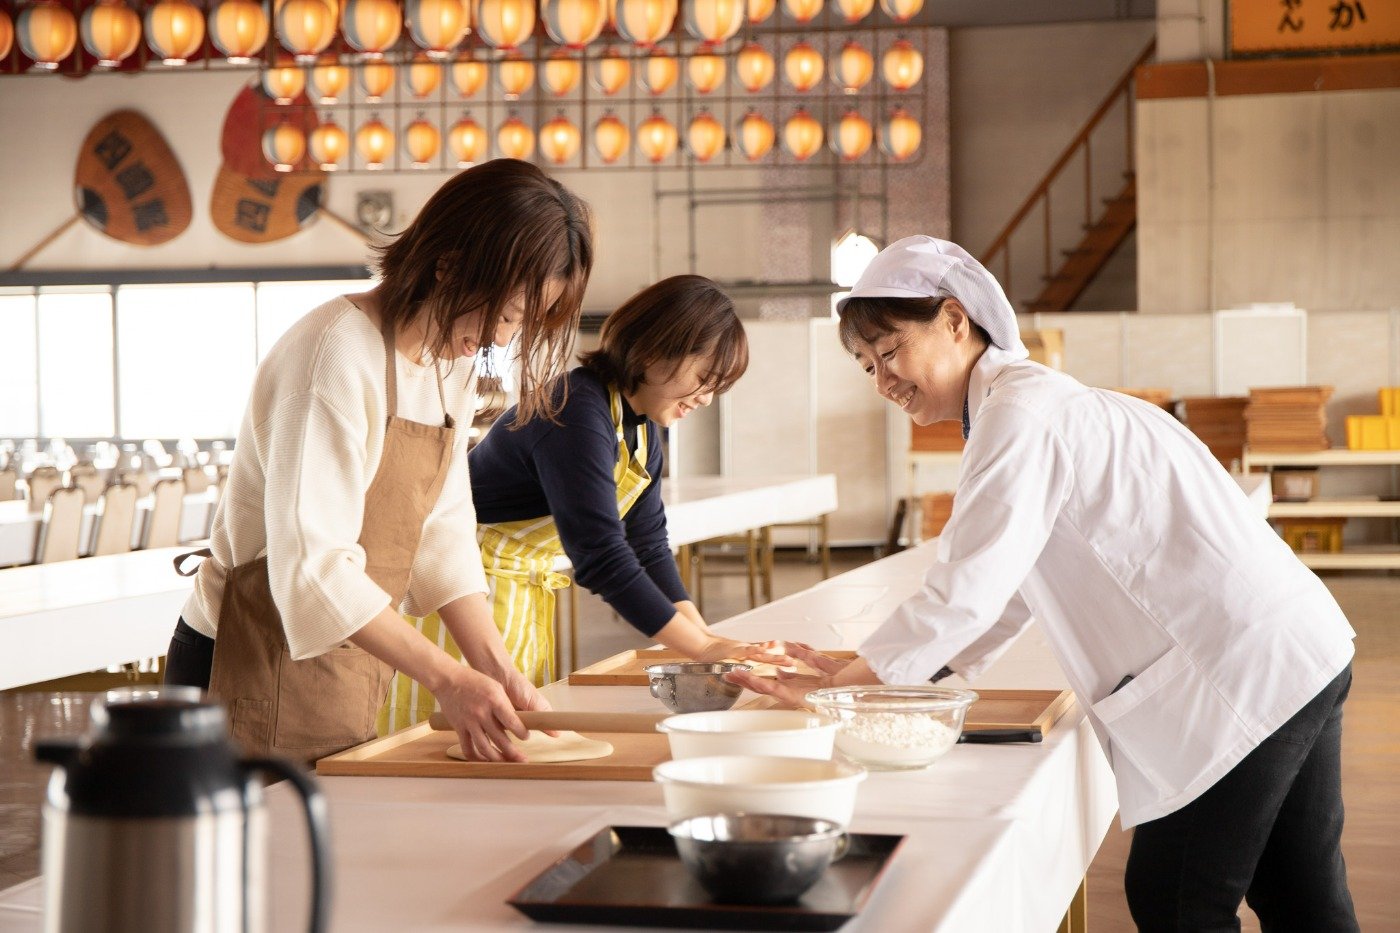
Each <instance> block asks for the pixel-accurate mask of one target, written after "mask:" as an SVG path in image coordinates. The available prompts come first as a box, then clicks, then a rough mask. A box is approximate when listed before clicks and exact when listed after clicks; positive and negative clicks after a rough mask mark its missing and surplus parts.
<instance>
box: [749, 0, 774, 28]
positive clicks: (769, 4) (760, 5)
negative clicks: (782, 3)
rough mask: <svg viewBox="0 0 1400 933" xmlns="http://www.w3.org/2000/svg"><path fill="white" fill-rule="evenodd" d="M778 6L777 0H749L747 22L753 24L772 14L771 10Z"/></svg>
mask: <svg viewBox="0 0 1400 933" xmlns="http://www.w3.org/2000/svg"><path fill="white" fill-rule="evenodd" d="M777 7H778V0H749V3H748V8H749V12H748V16H749V22H750V23H751V24H753V25H755V26H757V25H758V24H759V23H761V22H763V21H764V20H765V19H767V18H768V17H770V16H772V15H773V11H774V10H775V9H777Z"/></svg>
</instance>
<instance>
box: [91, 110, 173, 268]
mask: <svg viewBox="0 0 1400 933" xmlns="http://www.w3.org/2000/svg"><path fill="white" fill-rule="evenodd" d="M74 175H75V177H74V189H75V190H74V197H75V198H76V199H77V202H78V203H77V207H78V213H79V214H80V215H81V216H82V218H83V219H84V220H86V221H87V222H88V223H89V224H90V225H92V226H93V227H96V228H97V229H98V230H101V231H102V232H103V233H105V234H107V235H108V236H109V237H112V238H113V239H115V240H121V241H122V242H123V243H133V244H135V245H137V246H157V245H159V244H161V243H165V242H166V241H168V240H173V239H174V238H175V237H177V236H179V235H180V234H181V233H183V232H184V231H185V228H186V227H188V226H189V225H190V218H191V216H192V215H193V209H192V205H191V202H190V188H189V185H188V184H186V183H185V173H184V172H183V171H181V170H180V163H179V162H178V161H177V160H176V158H175V153H174V152H172V151H171V149H170V145H169V144H168V143H167V142H166V141H165V137H163V136H161V135H160V131H159V130H157V129H156V128H155V127H154V126H152V125H151V122H150V121H149V120H147V119H146V118H145V117H143V116H141V114H139V113H137V112H136V111H134V110H119V111H117V112H116V113H112V114H108V115H107V116H106V117H103V118H102V120H101V121H99V122H98V124H97V125H96V126H94V127H93V128H92V130H91V131H90V132H89V133H88V135H87V138H86V139H84V140H83V148H82V151H81V152H80V153H79V154H78V167H77V170H76V172H75V173H74Z"/></svg>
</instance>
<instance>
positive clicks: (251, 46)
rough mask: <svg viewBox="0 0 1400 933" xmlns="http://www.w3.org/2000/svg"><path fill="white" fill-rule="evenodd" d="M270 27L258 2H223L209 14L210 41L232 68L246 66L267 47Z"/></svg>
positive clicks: (248, 0)
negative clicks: (233, 66)
mask: <svg viewBox="0 0 1400 933" xmlns="http://www.w3.org/2000/svg"><path fill="white" fill-rule="evenodd" d="M270 28H271V27H270V25H269V24H268V21H267V13H266V12H265V11H264V10H263V7H262V4H261V3H257V2H255V0H223V2H222V3H220V4H219V5H218V6H216V7H214V8H213V9H212V10H210V11H209V39H210V41H211V42H213V43H214V47H215V48H216V49H218V50H219V51H220V52H222V53H224V56H225V57H226V58H227V59H228V62H229V64H231V65H246V64H248V63H250V62H251V61H252V60H253V56H255V55H257V54H258V53H259V52H261V51H262V50H263V46H265V45H267V36H268V30H269V29H270Z"/></svg>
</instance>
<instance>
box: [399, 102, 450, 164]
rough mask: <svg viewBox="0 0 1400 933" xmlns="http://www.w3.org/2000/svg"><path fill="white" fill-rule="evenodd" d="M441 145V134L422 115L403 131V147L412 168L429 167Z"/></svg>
mask: <svg viewBox="0 0 1400 933" xmlns="http://www.w3.org/2000/svg"><path fill="white" fill-rule="evenodd" d="M441 146H442V135H441V134H440V133H438V129H437V127H436V126H433V125H432V124H431V123H429V122H428V121H427V120H424V119H423V117H422V115H421V114H420V115H419V116H418V119H416V120H414V121H413V122H412V123H410V124H409V125H408V126H406V127H404V131H403V148H404V152H406V153H408V158H409V161H410V163H411V164H412V166H413V167H414V168H431V167H432V165H433V160H434V159H436V158H437V154H438V149H439V148H441Z"/></svg>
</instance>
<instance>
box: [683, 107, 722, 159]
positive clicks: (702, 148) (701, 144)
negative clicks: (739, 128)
mask: <svg viewBox="0 0 1400 933" xmlns="http://www.w3.org/2000/svg"><path fill="white" fill-rule="evenodd" d="M685 139H686V143H687V144H688V146H689V148H690V154H691V155H692V156H694V157H695V159H696V161H698V162H708V161H710V160H711V159H713V158H714V157H715V156H717V155H719V153H720V152H721V151H722V150H723V149H724V124H723V123H721V122H719V121H718V120H716V119H715V118H714V117H713V116H711V115H710V112H709V111H708V110H702V111H700V112H699V113H698V114H696V115H695V119H694V120H691V121H690V127H689V128H688V129H687V130H686V134H685Z"/></svg>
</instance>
